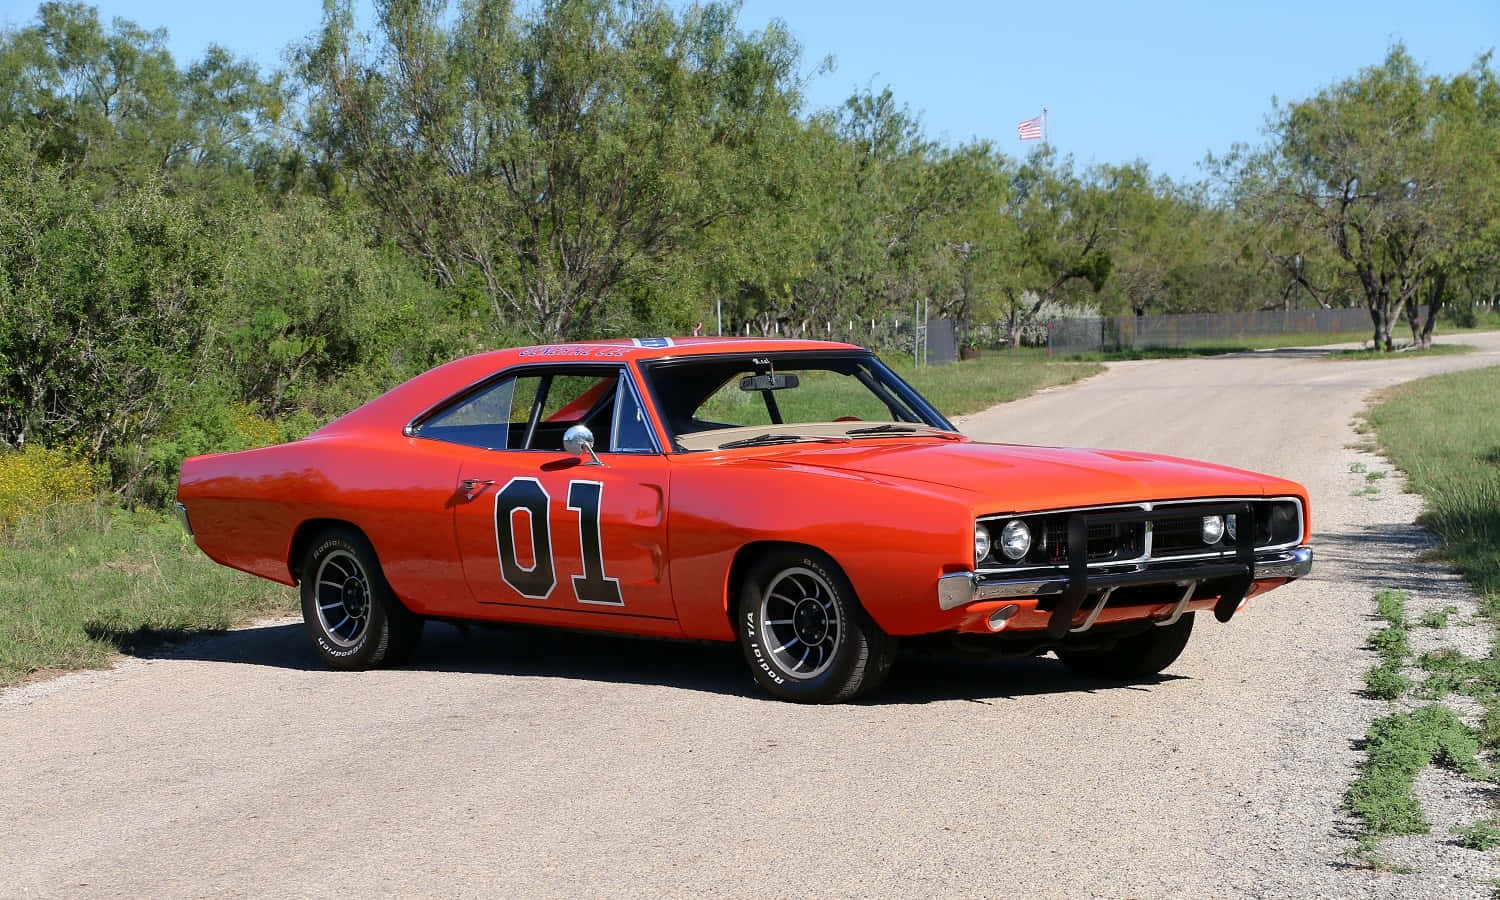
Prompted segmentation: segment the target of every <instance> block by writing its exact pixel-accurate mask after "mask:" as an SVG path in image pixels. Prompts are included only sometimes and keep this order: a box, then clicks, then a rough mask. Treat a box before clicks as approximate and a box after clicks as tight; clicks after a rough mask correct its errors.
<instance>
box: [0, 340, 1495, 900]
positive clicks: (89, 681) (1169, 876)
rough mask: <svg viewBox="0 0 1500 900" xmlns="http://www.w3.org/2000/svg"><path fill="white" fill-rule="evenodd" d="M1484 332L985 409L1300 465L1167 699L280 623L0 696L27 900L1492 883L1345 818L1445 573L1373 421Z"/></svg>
mask: <svg viewBox="0 0 1500 900" xmlns="http://www.w3.org/2000/svg"><path fill="white" fill-rule="evenodd" d="M1462 341H1463V342H1465V343H1472V344H1477V345H1480V347H1481V352H1479V353H1475V354H1468V355H1464V356H1444V357H1429V358H1423V359H1416V358H1413V359H1396V360H1391V361H1381V362H1333V361H1328V360H1322V359H1317V358H1314V357H1313V355H1312V354H1311V353H1309V352H1306V351H1300V350H1292V351H1277V352H1267V353H1255V354H1245V355H1241V356H1230V357H1216V358H1209V359H1195V360H1174V361H1148V362H1133V363H1121V364H1115V365H1112V366H1110V368H1109V371H1108V372H1106V373H1105V374H1102V375H1100V376H1097V377H1095V378H1092V379H1090V380H1088V381H1086V382H1083V383H1081V384H1078V385H1074V386H1072V387H1069V388H1064V389H1058V390H1053V391H1048V392H1045V393H1043V394H1039V395H1036V396H1034V397H1031V398H1028V399H1026V400H1023V401H1020V402H1016V403H1011V404H1007V405H1005V406H1002V407H997V408H995V409H992V410H989V411H987V412H984V413H981V414H978V415H975V416H971V417H968V418H967V419H966V420H965V421H963V422H962V423H961V426H960V427H962V428H963V429H964V430H965V431H967V432H968V433H970V434H973V435H975V436H977V437H981V438H984V439H990V440H1007V441H1016V442H1024V443H1044V444H1086V445H1094V446H1109V447H1115V448H1125V449H1141V450H1152V451H1162V452H1169V453H1174V454H1180V455H1184V456H1193V457H1202V458H1207V459H1212V460H1216V461H1221V462H1225V463H1229V464H1233V465H1239V466H1246V467H1249V468H1254V469H1261V470H1265V471H1269V472H1273V473H1276V474H1280V475H1285V476H1288V477H1291V478H1295V479H1297V480H1300V481H1302V482H1303V483H1305V484H1306V485H1308V487H1309V488H1310V489H1311V491H1312V498H1313V524H1314V528H1315V530H1316V535H1315V538H1314V542H1315V546H1316V548H1317V552H1318V554H1319V555H1318V562H1317V567H1316V570H1315V573H1314V575H1313V576H1311V577H1309V578H1307V579H1304V580H1303V581H1301V582H1298V583H1296V584H1294V585H1291V586H1289V587H1286V588H1283V589H1282V590H1279V591H1277V592H1275V593H1273V594H1271V595H1269V596H1268V597H1266V598H1264V599H1262V600H1261V601H1260V602H1258V603H1257V604H1256V605H1255V606H1254V607H1253V608H1252V609H1251V610H1249V611H1248V612H1246V613H1244V614H1242V615H1241V616H1239V617H1237V618H1236V619H1235V621H1234V622H1233V623H1231V624H1230V625H1229V626H1220V625H1218V624H1217V623H1215V622H1213V621H1212V620H1211V618H1209V619H1208V620H1207V621H1203V622H1200V623H1199V631H1198V632H1197V633H1196V634H1195V635H1194V637H1193V641H1192V643H1191V644H1189V646H1188V649H1187V652H1186V653H1185V654H1184V657H1183V659H1182V660H1181V661H1180V662H1179V663H1178V664H1177V665H1176V666H1174V667H1173V668H1172V669H1171V670H1169V674H1168V675H1167V676H1166V677H1165V678H1163V679H1162V680H1161V681H1159V682H1157V683H1153V684H1149V685H1142V686H1134V687H1118V686H1111V685H1108V684H1105V683H1101V682H1096V681H1091V680H1087V679H1081V678H1078V677H1074V676H1071V675H1069V674H1068V673H1067V672H1066V671H1065V670H1064V669H1063V668H1062V666H1061V665H1060V664H1059V663H1058V662H1057V661H1056V660H1054V659H1051V658H1044V659H1032V660H1018V661H1012V662H1006V663H1001V664H993V665H976V664H967V663H958V662H941V661H933V660H915V659H914V660H903V661H902V662H901V663H900V664H898V667H897V669H896V671H895V672H894V673H893V675H892V678H891V681H890V683H889V686H888V688H887V689H886V690H885V691H884V692H883V693H881V694H880V695H878V696H877V697H875V698H872V700H871V701H870V702H869V703H866V704H860V705H849V706H839V707H800V706H793V705H791V704H785V703H777V702H772V701H769V700H767V699H765V698H763V697H762V696H761V694H760V693H759V692H758V691H756V690H755V689H754V688H753V685H752V684H751V682H750V679H749V676H748V675H747V674H746V673H745V671H744V669H743V664H742V662H741V660H740V658H739V656H738V653H737V651H736V650H735V649H734V648H733V647H730V646H723V647H718V646H703V645H683V644H674V643H666V642H655V641H644V640H630V639H618V638H604V637H595V636H589V635H570V634H557V633H549V632H541V631H528V630H509V629H507V630H488V629H473V630H469V631H467V632H460V631H459V630H457V629H452V628H447V627H443V628H437V629H434V630H433V632H431V633H430V634H431V639H430V640H429V641H428V643H427V644H425V647H426V651H425V652H424V653H423V654H422V655H421V657H420V660H419V663H418V665H416V666H415V667H413V668H407V669H401V670H397V671H384V672H370V673H361V674H341V673H332V672H329V671H326V670H324V669H323V668H322V666H321V665H320V664H319V663H318V661H317V660H316V658H315V657H314V656H313V653H312V650H311V649H310V646H309V644H308V641H307V640H306V638H305V637H304V635H303V633H302V631H301V626H300V625H299V624H292V623H271V624H266V625H264V626H262V627H257V628H251V629H247V630H244V631H240V632H236V633H234V634H231V635H228V636H225V637H222V638H217V639H213V640H206V641H201V642H196V643H193V644H189V645H184V646H181V647H178V648H175V649H172V650H170V651H168V652H164V653H162V654H160V655H159V656H158V657H157V658H153V659H146V660H136V659H131V660H125V661H123V662H122V664H121V665H120V666H118V667H117V668H116V669H114V670H112V671H108V672H100V673H87V674H82V675H73V676H67V677H65V678H62V679H57V680H54V681H50V682H44V683H39V684H34V685H29V686H26V687H23V688H19V689H15V690H12V691H9V692H7V693H6V694H4V695H0V759H3V760H5V765H4V767H3V769H0V895H5V896H12V895H15V896H39V895H47V896H51V895H70V896H71V895H86V896H95V895H152V896H161V895H172V896H177V895H197V896H201V895H207V894H215V895H219V894H225V895H246V894H250V895H263V894H277V895H283V894H287V895H307V896H319V895H337V896H346V897H347V896H364V895H375V894H378V895H445V896H556V895H574V896H587V895H611V896H615V895H641V896H658V895H664V896H682V895H697V894H705V893H707V894H723V895H734V896H749V895H767V894H775V895H792V896H819V897H841V896H861V897H863V896H901V897H907V896H923V895H942V896H1002V895H1010V894H1016V893H1022V892H1024V893H1026V894H1031V895H1041V896H1061V897H1079V896H1101V897H1199V896H1226V895H1227V896H1268V897H1283V896H1340V897H1343V896H1402V897H1410V896H1433V897H1454V896H1469V895H1473V896H1488V893H1489V891H1490V887H1489V886H1488V885H1485V884H1483V883H1482V879H1484V878H1489V877H1494V876H1495V875H1497V874H1500V872H1495V871H1492V869H1493V867H1492V865H1491V864H1490V863H1489V861H1488V860H1489V856H1488V855H1486V854H1479V853H1476V852H1473V851H1463V854H1467V855H1463V854H1460V855H1459V856H1458V857H1456V861H1447V859H1448V858H1447V857H1445V862H1444V864H1443V866H1442V867H1441V868H1440V869H1439V868H1428V869H1424V870H1423V871H1421V872H1418V873H1415V874H1406V875H1397V874H1390V873H1386V872H1378V871H1372V870H1370V869H1368V868H1361V867H1359V866H1357V865H1353V864H1351V863H1350V862H1349V860H1348V859H1347V857H1346V856H1345V853H1346V851H1348V850H1349V849H1350V848H1351V847H1352V839H1351V837H1350V827H1351V826H1350V822H1349V821H1348V820H1347V818H1346V817H1345V816H1344V815H1343V814H1342V813H1341V812H1339V810H1338V806H1339V800H1340V797H1341V795H1342V793H1343V791H1344V789H1345V787H1346V786H1347V784H1348V782H1349V780H1350V779H1351V778H1352V776H1353V773H1354V769H1355V766H1356V765H1357V763H1358V761H1359V754H1358V752H1357V750H1356V749H1355V742H1356V741H1357V740H1359V739H1360V738H1361V737H1362V736H1363V735H1364V732H1365V729H1366V727H1367V725H1368V723H1369V721H1370V719H1371V718H1372V717H1373V716H1375V715H1378V714H1380V713H1381V712H1382V711H1383V710H1384V705H1383V704H1380V703H1377V702H1374V701H1370V700H1366V699H1362V698H1361V696H1360V693H1359V691H1360V688H1361V686H1362V676H1363V673H1364V671H1365V670H1366V669H1367V668H1369V666H1370V665H1371V661H1372V658H1373V657H1372V654H1370V653H1369V652H1368V651H1365V650H1363V649H1362V645H1363V643H1364V641H1365V638H1366V637H1367V635H1368V634H1369V633H1370V631H1371V630H1373V627H1374V626H1373V619H1372V616H1371V612H1372V605H1371V603H1370V596H1371V594H1372V593H1373V592H1374V590H1376V589H1377V588H1378V587H1382V586H1394V587H1408V588H1413V589H1415V590H1417V591H1419V592H1420V591H1422V590H1424V589H1425V588H1426V586H1427V585H1428V584H1429V583H1432V582H1434V581H1435V580H1441V579H1438V578H1437V574H1438V573H1437V572H1436V570H1432V571H1431V572H1429V570H1428V568H1427V567H1426V564H1422V563H1417V562H1413V561H1412V556H1413V551H1412V547H1413V544H1414V541H1416V540H1418V539H1419V536H1416V535H1417V532H1416V530H1415V529H1413V528H1412V527H1411V525H1410V521H1411V517H1412V515H1413V512H1414V506H1413V504H1412V503H1411V502H1410V498H1401V497H1399V496H1398V495H1396V496H1389V497H1386V498H1384V499H1377V500H1369V499H1365V498H1362V497H1356V496H1354V492H1355V491H1356V490H1358V488H1359V487H1360V484H1359V483H1358V482H1359V481H1362V479H1359V478H1356V477H1355V476H1352V475H1351V474H1350V471H1349V466H1350V459H1351V458H1353V457H1352V456H1351V454H1353V453H1354V451H1352V450H1349V449H1347V448H1348V446H1349V445H1351V444H1353V443H1355V442H1356V440H1357V437H1356V435H1355V433H1354V431H1353V430H1352V428H1351V426H1350V422H1351V419H1352V418H1353V417H1354V415H1355V414H1356V413H1357V411H1358V410H1359V409H1360V408H1361V406H1362V404H1363V402H1364V401H1365V399H1366V398H1367V396H1368V395H1369V393H1370V391H1371V390H1372V389H1373V388H1377V387H1380V386H1383V385H1388V384H1392V383H1395V382H1399V381H1403V380H1407V379H1410V378H1416V377H1420V376H1423V375H1427V374H1431V373H1434V372H1438V371H1447V370H1452V369H1458V368H1469V367H1474V366H1480V365H1497V364H1500V334H1490V335H1473V336H1465V337H1463V338H1462ZM1387 492H1388V493H1392V494H1393V493H1394V492H1391V491H1389V490H1388V491H1387ZM1443 584H1444V585H1445V587H1444V590H1459V591H1461V590H1462V589H1461V587H1459V586H1455V585H1454V584H1453V582H1452V579H1451V578H1450V579H1448V580H1447V581H1445V582H1443Z"/></svg>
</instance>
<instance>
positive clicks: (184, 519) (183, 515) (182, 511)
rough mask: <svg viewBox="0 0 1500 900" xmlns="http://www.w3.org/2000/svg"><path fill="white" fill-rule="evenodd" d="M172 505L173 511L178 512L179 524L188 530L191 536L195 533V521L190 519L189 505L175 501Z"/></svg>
mask: <svg viewBox="0 0 1500 900" xmlns="http://www.w3.org/2000/svg"><path fill="white" fill-rule="evenodd" d="M172 507H173V511H174V512H176V513H177V524H179V525H181V526H182V530H183V531H186V532H187V533H188V536H189V537H191V536H192V534H193V523H192V522H190V521H188V513H187V507H186V506H183V505H182V504H181V503H173V504H172Z"/></svg>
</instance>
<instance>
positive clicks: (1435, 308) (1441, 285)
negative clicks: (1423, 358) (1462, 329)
mask: <svg viewBox="0 0 1500 900" xmlns="http://www.w3.org/2000/svg"><path fill="white" fill-rule="evenodd" d="M1447 289H1448V273H1447V272H1438V273H1437V274H1436V275H1434V276H1432V285H1431V286H1430V287H1429V288H1428V289H1427V321H1426V322H1423V323H1422V333H1421V334H1420V335H1413V336H1412V337H1413V338H1414V339H1415V340H1416V342H1417V346H1419V347H1421V348H1422V349H1423V350H1426V349H1427V348H1429V347H1431V346H1432V329H1433V327H1434V326H1435V325H1437V317H1438V313H1439V312H1441V311H1442V309H1443V299H1444V297H1443V295H1444V293H1445V292H1446V291H1447Z"/></svg>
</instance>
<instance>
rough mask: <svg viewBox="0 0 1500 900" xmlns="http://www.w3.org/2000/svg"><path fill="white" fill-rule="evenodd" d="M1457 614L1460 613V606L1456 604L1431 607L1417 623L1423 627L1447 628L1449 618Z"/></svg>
mask: <svg viewBox="0 0 1500 900" xmlns="http://www.w3.org/2000/svg"><path fill="white" fill-rule="evenodd" d="M1456 615H1458V607H1456V606H1445V607H1443V608H1442V609H1429V610H1428V611H1427V612H1425V613H1422V618H1420V619H1418V620H1417V624H1418V625H1420V626H1421V627H1423V628H1447V627H1448V619H1449V618H1451V617H1453V616H1456Z"/></svg>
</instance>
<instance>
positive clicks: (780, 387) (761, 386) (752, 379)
mask: <svg viewBox="0 0 1500 900" xmlns="http://www.w3.org/2000/svg"><path fill="white" fill-rule="evenodd" d="M798 384H801V380H800V379H798V378H797V376H796V375H791V374H784V375H746V376H745V377H744V378H741V379H740V390H742V391H784V390H786V389H787V388H794V387H796V386H797V385H798Z"/></svg>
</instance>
